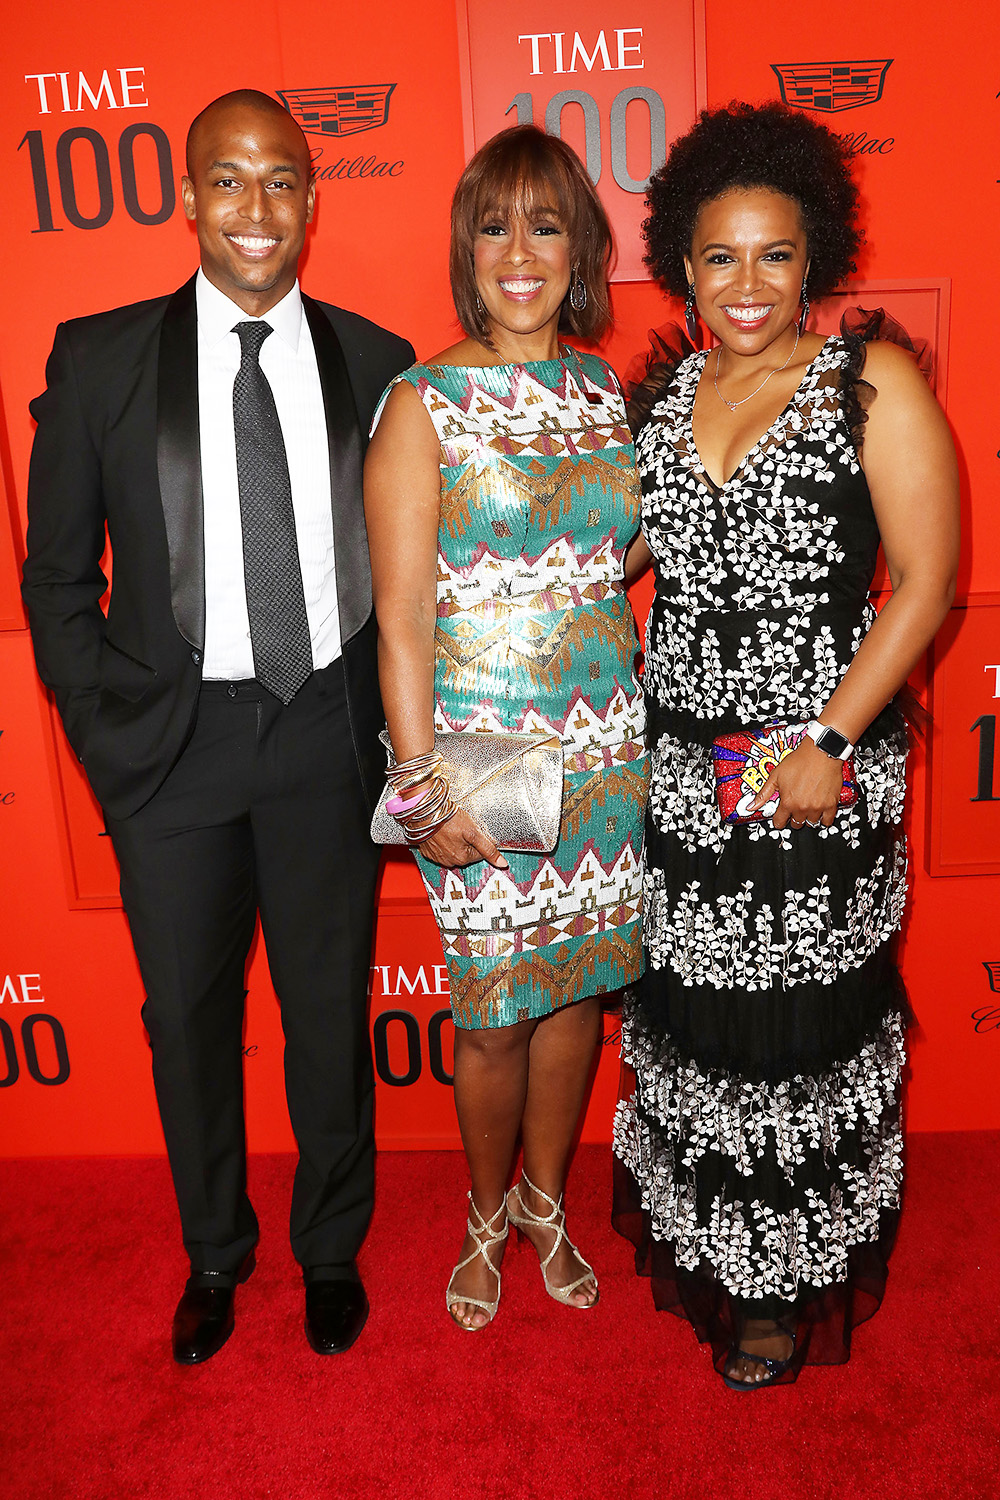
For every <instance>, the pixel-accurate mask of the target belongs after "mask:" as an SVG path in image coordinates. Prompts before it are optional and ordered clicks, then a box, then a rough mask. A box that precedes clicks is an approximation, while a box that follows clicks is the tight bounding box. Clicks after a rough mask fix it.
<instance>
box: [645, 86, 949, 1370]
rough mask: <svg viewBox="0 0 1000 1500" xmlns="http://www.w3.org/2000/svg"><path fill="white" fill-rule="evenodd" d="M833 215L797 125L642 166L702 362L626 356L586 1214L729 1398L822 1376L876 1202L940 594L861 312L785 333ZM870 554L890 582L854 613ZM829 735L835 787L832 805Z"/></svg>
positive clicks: (918, 457) (940, 437)
mask: <svg viewBox="0 0 1000 1500" xmlns="http://www.w3.org/2000/svg"><path fill="white" fill-rule="evenodd" d="M856 196H857V195H856V191H855V189H854V186H853V183H852V181H851V177H850V169H849V162H848V159H847V156H846V152H845V151H844V149H843V147H842V145H841V143H840V142H839V140H838V139H837V138H836V137H835V136H833V135H832V134H831V133H830V132H829V131H827V130H825V129H824V128H823V127H822V126H819V125H817V124H816V123H814V122H813V121H811V120H809V119H808V118H806V117H805V116H803V115H798V114H794V113H792V112H791V111H787V110H785V109H783V108H782V107H780V106H777V105H768V106H763V107H761V108H756V109H755V108H751V107H750V106H747V105H731V106H729V108H728V109H726V110H719V111H715V112H714V113H711V114H705V115H703V116H702V117H701V119H700V121H699V122H698V124H697V125H696V126H695V127H694V129H693V130H692V131H691V132H689V134H688V135H687V136H685V137H684V138H682V139H681V140H680V141H678V142H677V143H676V144H675V146H674V148H673V150H672V151H671V154H670V157H669V159H668V161H667V163H666V165H665V166H664V167H663V168H662V170H661V171H660V172H659V173H658V174H657V175H656V176H655V177H654V179H653V181H652V183H651V186H650V195H649V203H650V210H651V214H650V218H649V219H648V220H647V222H646V224H645V226H644V233H645V236H646V241H647V246H648V252H649V253H648V258H647V263H648V264H649V265H650V268H651V269H652V271H653V272H654V274H655V275H656V276H657V277H658V278H659V279H660V280H661V281H662V282H663V283H664V285H665V286H666V288H667V290H668V291H671V292H674V293H680V294H683V293H684V292H685V290H686V291H687V294H688V310H689V323H690V324H691V325H692V326H693V316H691V314H692V313H693V307H694V305H697V309H698V312H699V314H700V315H701V318H702V320H703V322H704V323H705V324H706V325H707V326H708V328H709V330H710V331H711V333H712V334H713V335H714V336H715V338H716V339H717V340H718V348H717V349H716V348H712V349H711V350H710V351H708V352H707V353H705V352H701V353H691V354H689V355H688V356H687V357H685V358H682V357H681V353H680V347H679V341H678V348H677V350H676V351H675V352H673V353H672V352H671V349H670V342H669V340H665V339H663V338H662V337H661V338H660V339H657V340H656V341H655V342H656V344H657V346H658V347H657V356H658V357H656V358H654V359H653V360H652V361H651V362H650V363H649V364H648V365H647V367H646V371H645V378H644V379H642V381H641V384H640V385H639V386H638V389H637V390H636V392H635V394H634V397H633V401H632V409H631V410H632V417H633V430H634V431H635V432H636V451H637V456H638V459H639V466H640V472H641V475H642V487H643V502H642V528H643V535H644V538H645V541H646V543H647V545H648V547H649V550H650V552H651V554H652V560H653V565H654V569H655V576H656V596H655V600H654V604H653V608H652V612H651V615H650V619H649V624H648V627H647V642H646V658H645V689H646V695H647V711H648V716H649V736H650V745H651V749H652V765H653V774H652V785H651V790H650V802H649V810H648V814H647V830H646V839H647V874H646V881H645V894H644V927H645V941H646V944H647V947H648V959H649V963H648V968H647V975H646V978H645V980H644V981H642V982H641V984H640V985H639V986H637V987H636V989H635V990H634V991H633V993H632V995H631V998H630V1002H629V1004H628V1006H627V1008H626V1013H625V1018H624V1028H623V1031H624V1058H625V1064H626V1066H625V1068H624V1069H623V1090H622V1098H621V1101H620V1103H619V1107H618V1112H617V1117H616V1123H615V1152H616V1157H617V1161H616V1203H615V1222H616V1225H617V1227H618V1228H619V1229H620V1230H621V1231H622V1232H623V1233H625V1234H627V1235H628V1236H629V1237H630V1238H631V1239H632V1240H633V1241H634V1243H635V1245H636V1249H637V1254H636V1263H637V1268H638V1269H639V1270H640V1271H642V1272H644V1273H645V1274H648V1275H651V1276H652V1278H653V1287H654V1296H655V1299H656V1304H657V1306H659V1307H667V1308H670V1309H672V1310H673V1311H676V1312H680V1313H682V1314H684V1315H686V1316H687V1317H688V1318H689V1319H690V1321H691V1322H692V1324H693V1325H694V1327H695V1330H696V1332H697V1334H698V1337H699V1338H700V1339H702V1340H704V1341H708V1342H710V1343H711V1344H712V1346H713V1351H714V1356H715V1361H716V1365H717V1368H719V1370H720V1371H721V1373H722V1374H723V1375H724V1378H725V1379H726V1383H727V1384H728V1385H730V1386H732V1387H734V1388H736V1389H740V1390H746V1389H753V1388H760V1387H761V1386H762V1385H768V1384H772V1383H774V1382H775V1381H789V1380H793V1379H794V1378H795V1376H796V1374H797V1372H798V1369H799V1368H800V1367H801V1365H802V1364H803V1363H804V1362H807V1361H808V1362H834V1361H838V1360H844V1359H846V1358H847V1356H848V1352H849V1342H850V1332H851V1328H852V1327H853V1326H854V1325H855V1324H856V1323H858V1322H860V1321H861V1320H862V1319H864V1318H865V1317H868V1316H870V1314H871V1313H872V1312H874V1311H875V1309H876V1308H877V1306H878V1304H879V1301H880V1300H881V1295H882V1291H883V1288H884V1284H885V1276H886V1257H887V1255H888V1251H889V1248H890V1245H891V1241H892V1236H893V1233H894V1229H895V1223H896V1217H897V1214H898V1209H899V1202H900V1189H901V1183H902V1137H901V1128H900V1112H899V1105H900V1075H901V1069H902V1066H903V1063H904V1057H905V1053H904V1028H905V1023H906V1014H907V1013H906V1003H905V998H904V996H903V992H902V987H901V984H900V980H899V976H898V973H897V970H896V967H895V963H894V959H893V955H892V948H891V945H892V939H893V937H894V934H896V933H897V931H898V929H899V925H900V920H901V917H902V914H903V908H904V903H905V898H906V845H905V841H904V837H903V834H902V831H901V828H900V818H901V813H902V807H903V798H904V791H905V781H904V777H905V763H906V752H907V735H906V725H905V722H904V717H903V714H902V712H901V711H900V709H899V707H898V706H897V703H896V701H894V700H895V699H896V696H897V694H898V693H899V691H900V689H901V688H902V687H903V685H904V683H905V681H906V678H907V675H908V674H909V672H910V671H911V670H912V669H913V667H914V665H915V664H916V663H917V662H918V661H919V659H920V657H921V656H922V654H923V653H924V651H925V650H926V648H927V646H928V644H929V642H930V640H931V639H932V637H933V635H934V633H935V631H936V630H937V628H938V626H939V625H940V623H941V621H942V620H943V618H944V615H945V613H946V612H947V609H948V605H949V602H950V599H951V592H952V589H953V581H954V570H955V565H956V554H957V501H956V488H957V485H956V479H955V465H954V456H953V452H952V448H951V443H950V438H949V436H948V430H947V426H946V424H945V422H944V419H943V416H942V414H941V412H940V410H939V408H938V406H937V404H936V402H935V401H934V398H933V396H932V395H931V393H930V391H929V389H928V387H927V385H926V382H925V380H924V378H923V376H922V375H921V374H920V373H919V371H918V370H917V368H916V364H915V362H914V360H913V359H912V358H911V357H910V355H909V354H907V353H904V352H903V351H902V350H901V349H899V348H897V347H895V345H894V344H893V343H891V342H889V341H887V333H888V323H887V320H885V319H884V318H883V317H881V316H880V315H866V316H862V315H859V316H858V317H857V318H856V319H855V325H856V327H855V331H854V332H850V331H847V330H846V329H845V330H844V331H843V332H842V334H841V336H839V337H833V338H828V339H825V340H824V339H822V338H820V337H819V336H818V335H816V334H813V333H809V332H806V331H805V315H806V313H807V310H808V302H807V301H806V298H807V297H808V296H809V295H812V296H813V298H814V300H815V299H816V298H818V297H822V296H824V295H826V294H827V293H829V292H830V291H831V290H832V289H833V288H834V287H835V286H836V285H838V284H839V283H841V282H842V280H843V278H844V277H845V276H846V274H847V273H848V272H849V271H850V270H853V269H854V266H853V255H854V253H855V251H856V248H857V245H858V242H859V236H858V234H857V231H856V229H855V227H854V214H855V207H856ZM898 332H900V333H901V330H899V331H898ZM879 335H881V337H879ZM875 340H877V341H875ZM640 373H642V372H640ZM880 538H881V541H882V544H883V547H884V550H885V555H886V558H887V562H888V567H889V572H890V576H891V578H892V581H893V585H894V591H893V594H892V597H891V599H890V600H889V602H888V603H887V604H886V605H885V607H884V609H883V610H882V611H881V613H880V614H879V616H878V617H877V619H876V615H875V611H874V610H873V608H872V606H871V604H870V602H869V600H868V589H869V585H870V583H871V579H872V573H873V569H874V566H875V560H876V553H877V549H878V545H879V541H880ZM771 721H776V722H778V723H780V724H783V725H788V724H799V725H800V724H803V723H810V724H811V729H810V734H809V735H808V736H807V737H805V738H803V739H802V741H801V743H800V744H799V745H798V747H797V748H796V749H794V750H793V751H792V752H791V754H789V755H787V757H786V758H784V759H782V760H781V761H780V763H779V764H778V765H777V767H776V768H775V769H773V770H772V771H771V774H770V776H769V777H768V779H767V781H766V784H765V785H764V786H763V787H762V788H761V790H760V792H759V793H758V795H757V796H756V798H755V799H754V801H753V805H752V808H751V810H760V809H762V808H763V807H764V806H765V804H767V805H768V806H769V807H772V808H773V807H774V806H775V799H777V804H776V810H774V811H773V813H772V815H771V816H766V815H765V816H764V817H763V818H761V819H760V820H758V821H753V822H750V823H746V824H741V825H732V824H724V823H723V822H722V821H721V819H720V814H719V810H718V806H717V803H716V797H715V782H714V774H713V766H712V756H711V745H712V741H713V739H714V738H715V737H716V736H717V735H720V734H724V733H731V732H734V731H738V730H747V729H749V730H752V731H760V730H761V729H763V727H764V726H765V725H766V724H767V723H768V722H771ZM850 746H853V747H854V761H855V766H856V775H857V783H858V787H859V792H860V795H859V799H858V801H857V802H856V803H855V804H854V805H853V806H851V807H843V808H840V809H839V810H838V797H839V793H840V789H841V785H842V782H843V762H842V759H841V758H840V757H841V756H842V755H843V754H844V753H845V747H850ZM765 774H766V768H765ZM748 796H752V793H751V794H748Z"/></svg>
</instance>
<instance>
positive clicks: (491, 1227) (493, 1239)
mask: <svg viewBox="0 0 1000 1500" xmlns="http://www.w3.org/2000/svg"><path fill="white" fill-rule="evenodd" d="M468 1198H469V1209H470V1213H469V1219H468V1230H469V1234H470V1235H471V1236H472V1238H473V1240H475V1243H476V1248H475V1250H473V1252H472V1254H471V1255H467V1256H466V1257H465V1259H464V1260H460V1261H459V1263H458V1265H457V1266H456V1267H455V1269H454V1271H452V1273H451V1280H450V1281H449V1283H448V1290H447V1291H446V1292H445V1294H444V1305H445V1307H446V1308H447V1309H448V1313H449V1316H450V1317H451V1321H452V1322H453V1323H454V1325H455V1327H456V1328H462V1329H464V1330H465V1332H466V1333H481V1332H482V1330H483V1329H484V1328H489V1326H490V1323H492V1322H493V1319H494V1318H495V1317H496V1312H497V1308H498V1307H499V1306H500V1272H499V1270H498V1269H497V1267H496V1266H495V1265H494V1264H493V1262H492V1261H491V1260H490V1257H489V1251H490V1250H492V1249H493V1246H494V1245H502V1244H504V1242H505V1241H506V1239H507V1235H508V1232H509V1229H510V1225H509V1223H508V1221H507V1201H506V1199H505V1200H504V1201H503V1203H501V1205H500V1207H499V1208H498V1209H497V1211H496V1213H495V1214H493V1215H492V1216H491V1217H490V1218H489V1219H484V1218H483V1216H482V1214H481V1213H480V1212H479V1209H478V1208H477V1207H476V1205H475V1202H474V1201H473V1197H472V1194H471V1192H470V1193H469V1195H468ZM501 1214H503V1228H502V1229H497V1228H496V1227H495V1226H496V1220H497V1219H498V1218H499V1217H500V1215H501ZM473 1216H475V1218H476V1219H478V1221H479V1222H478V1223H477V1224H473V1222H472V1219H473ZM477 1255H481V1256H482V1257H483V1260H484V1261H485V1262H486V1264H487V1265H488V1266H489V1268H490V1270H491V1271H492V1272H493V1275H494V1276H495V1277H496V1279H497V1294H496V1298H495V1299H494V1301H492V1302H484V1301H483V1300H482V1298H481V1297H468V1296H466V1295H465V1293H464V1292H455V1291H452V1287H453V1286H454V1284H455V1277H456V1276H457V1275H458V1273H459V1271H464V1270H465V1267H466V1266H471V1265H472V1262H473V1261H474V1260H475V1258H476V1256H477ZM457 1302H464V1303H466V1304H467V1306H469V1307H479V1308H482V1310H483V1312H484V1313H488V1314H489V1319H488V1321H487V1322H486V1323H481V1324H479V1325H478V1326H477V1325H476V1324H475V1323H471V1324H470V1323H463V1322H461V1321H460V1320H459V1319H458V1318H456V1317H455V1316H454V1315H453V1314H452V1311H451V1310H452V1308H453V1307H454V1306H455V1304H456V1303H457Z"/></svg>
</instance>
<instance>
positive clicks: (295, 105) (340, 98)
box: [276, 83, 396, 136]
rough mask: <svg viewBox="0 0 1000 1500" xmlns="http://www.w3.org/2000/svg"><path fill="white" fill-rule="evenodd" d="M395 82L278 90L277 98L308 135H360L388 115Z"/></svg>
mask: <svg viewBox="0 0 1000 1500" xmlns="http://www.w3.org/2000/svg"><path fill="white" fill-rule="evenodd" d="M395 87H396V85H395V84H394V83H364V84H355V86H354V87H353V88H341V89H338V88H325V89H277V90H276V93H277V95H278V98H279V99H280V100H281V101H282V103H283V104H284V106H285V108H286V109H287V110H288V112H289V114H290V115H293V116H294V118H295V119H296V120H298V122H299V124H300V125H301V126H302V129H303V130H304V131H305V132H306V134H307V135H326V136H330V135H360V133H361V131H362V130H377V129H378V127H379V126H380V125H384V124H385V122H386V120H387V119H388V118H389V99H390V97H391V95H392V91H393V89H394V88H395Z"/></svg>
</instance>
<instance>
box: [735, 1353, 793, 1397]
mask: <svg viewBox="0 0 1000 1500" xmlns="http://www.w3.org/2000/svg"><path fill="white" fill-rule="evenodd" d="M794 1357H795V1346H794V1344H793V1346H792V1352H791V1354H790V1355H789V1356H788V1358H787V1359H768V1358H767V1356H766V1355H764V1354H750V1353H748V1351H747V1350H746V1349H741V1348H740V1347H739V1345H738V1344H733V1346H732V1348H731V1349H730V1351H729V1361H730V1362H734V1361H735V1360H737V1359H748V1360H750V1361H751V1362H752V1363H753V1364H755V1365H763V1366H764V1368H765V1370H766V1371H767V1374H766V1375H765V1376H764V1378H763V1379H762V1380H737V1379H736V1378H735V1377H734V1376H732V1375H727V1374H726V1373H725V1371H723V1374H722V1378H723V1380H724V1381H725V1383H726V1385H728V1387H729V1389H730V1390H731V1391H762V1390H763V1389H764V1388H765V1386H769V1385H774V1383H775V1381H776V1380H780V1378H781V1376H782V1375H784V1373H785V1371H786V1370H787V1369H788V1366H789V1365H790V1364H791V1362H792V1360H793V1359H794Z"/></svg>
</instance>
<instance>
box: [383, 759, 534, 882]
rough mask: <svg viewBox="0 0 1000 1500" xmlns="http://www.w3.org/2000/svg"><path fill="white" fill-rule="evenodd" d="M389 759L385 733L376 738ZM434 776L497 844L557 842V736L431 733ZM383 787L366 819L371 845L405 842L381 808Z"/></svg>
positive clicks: (526, 848) (527, 847)
mask: <svg viewBox="0 0 1000 1500" xmlns="http://www.w3.org/2000/svg"><path fill="white" fill-rule="evenodd" d="M379 738H380V739H381V741H382V743H383V745H385V747H386V749H387V750H388V752H389V764H390V765H393V764H394V763H395V762H394V761H393V757H392V747H391V745H390V742H389V735H388V733H387V732H385V731H383V733H382V734H381V735H380V736H379ZM434 748H435V750H436V751H437V752H438V754H439V755H440V756H441V758H442V761H443V765H442V766H441V770H440V774H441V775H442V776H444V777H445V778H446V780H447V781H448V783H449V785H450V787H451V796H452V800H453V801H454V802H457V803H459V804H460V805H461V806H462V807H463V808H464V809H465V811H466V812H467V813H468V814H469V816H470V817H471V818H472V819H474V821H475V822H476V823H478V824H479V827H480V828H482V829H483V831H484V832H485V833H488V834H489V836H490V838H491V839H493V841H494V842H495V844H496V845H497V848H499V849H512V850H519V851H522V852H525V853H535V854H549V853H551V851H552V850H553V849H554V848H555V847H556V844H557V843H558V842H559V824H560V821H561V819H562V797H563V751H562V742H561V740H560V739H559V736H558V735H557V734H494V733H486V732H484V733H476V732H474V731H461V730H456V731H454V732H450V733H444V734H435V736H434ZM391 796H392V791H391V788H389V787H386V789H385V791H384V792H383V793H382V796H381V799H380V800H379V805H378V807H377V808H376V809H375V815H374V817H373V818H372V838H373V840H374V841H375V843H376V844H405V842H406V840H405V838H404V837H403V830H402V828H401V827H400V826H399V824H398V823H397V822H396V820H395V818H393V817H391V816H390V815H389V813H387V812H386V810H385V804H386V802H387V801H388V799H389V798H390V797H391Z"/></svg>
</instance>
